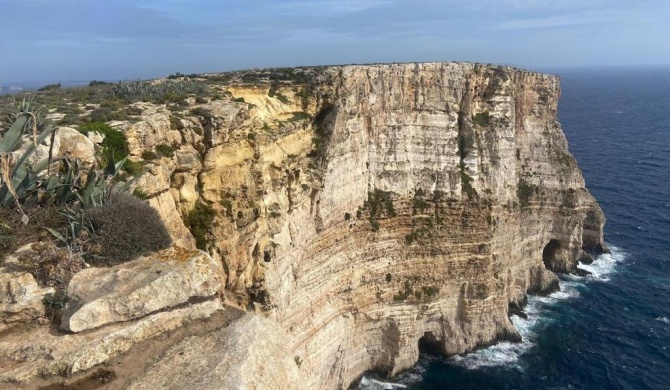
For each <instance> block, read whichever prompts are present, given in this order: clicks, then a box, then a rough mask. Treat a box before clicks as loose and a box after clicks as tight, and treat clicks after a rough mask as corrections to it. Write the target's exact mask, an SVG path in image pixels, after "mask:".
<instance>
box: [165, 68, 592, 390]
mask: <svg viewBox="0 0 670 390" xmlns="http://www.w3.org/2000/svg"><path fill="white" fill-rule="evenodd" d="M310 77H311V80H310V84H309V87H308V88H309V90H308V92H309V94H306V93H305V91H306V90H297V89H295V88H293V89H291V88H284V89H282V88H280V89H279V91H280V94H281V97H282V98H277V97H276V96H274V97H273V96H271V95H273V93H271V92H270V93H268V92H269V91H268V87H267V86H266V87H263V86H255V87H250V86H238V87H233V88H230V89H229V91H230V92H232V94H233V95H234V96H235V97H242V98H244V99H245V104H242V103H239V104H238V105H233V106H227V108H226V110H227V111H225V112H226V113H227V116H225V118H226V119H225V121H224V122H226V123H225V124H223V123H218V124H217V123H214V124H213V125H211V124H210V127H209V129H208V128H207V127H205V130H206V132H205V137H209V145H208V146H207V147H208V149H207V152H206V154H205V159H204V164H203V168H202V171H201V172H200V173H199V175H198V184H197V186H198V188H199V191H200V197H201V199H202V200H203V201H205V202H206V203H207V204H209V205H210V206H211V207H212V208H213V209H214V210H215V211H216V219H215V223H214V226H213V228H212V229H211V232H210V233H211V234H210V236H209V239H210V242H209V245H210V249H211V250H212V252H213V253H215V254H216V255H218V256H220V259H221V261H222V262H223V263H224V266H225V268H226V272H227V280H226V286H227V289H228V291H229V294H230V296H231V297H234V299H237V300H238V302H239V303H240V304H249V305H251V306H253V307H255V308H256V309H257V310H258V311H261V312H263V313H264V315H267V316H269V317H270V318H271V319H273V320H274V321H276V322H277V323H278V324H280V326H281V327H282V328H284V329H285V330H286V331H287V332H288V334H289V336H290V339H291V340H292V345H291V346H290V348H289V349H290V350H292V351H294V353H295V358H296V361H300V362H301V363H300V369H301V371H302V372H303V374H304V376H305V377H306V380H307V387H308V388H341V387H346V386H348V385H349V383H350V382H351V381H352V380H354V379H355V378H356V377H358V376H360V375H361V374H362V373H363V372H364V371H366V370H376V371H379V372H382V373H385V374H388V375H393V374H396V373H398V372H399V371H400V370H403V369H407V368H409V367H411V366H412V365H413V364H414V363H415V362H416V361H417V359H418V353H419V350H418V345H419V340H423V342H424V343H425V345H429V346H431V347H432V348H433V349H435V350H437V351H441V352H442V353H445V354H455V353H464V352H467V351H470V350H473V349H475V348H477V347H481V346H485V345H489V344H491V343H493V342H495V341H496V340H500V339H511V340H516V339H518V338H519V336H518V333H517V332H516V330H515V329H514V327H513V325H512V324H511V322H510V321H509V319H508V306H509V304H510V303H513V304H523V302H524V300H525V296H526V294H527V293H529V292H530V293H543V292H548V291H551V290H552V289H555V288H557V286H558V281H557V278H556V277H555V275H554V274H553V273H552V272H551V271H559V272H572V271H574V270H575V265H576V263H577V260H578V259H582V260H588V259H589V258H590V257H591V256H592V254H593V253H596V252H598V251H602V250H604V249H605V248H604V245H603V237H602V227H603V224H604V217H603V214H602V212H601V210H600V208H599V206H598V205H597V203H596V202H595V200H594V199H593V197H592V196H591V195H590V194H589V192H588V191H587V190H586V189H585V187H584V180H583V178H582V175H581V172H580V170H579V168H578V167H577V164H576V162H575V160H574V159H573V157H572V156H571V155H570V154H569V152H568V149H567V142H566V139H565V137H564V135H563V133H562V131H561V128H560V125H559V123H558V122H557V120H556V109H557V102H558V98H559V95H560V87H559V80H558V78H557V77H554V76H548V75H542V74H537V73H531V72H526V71H522V70H518V69H512V68H507V67H495V66H484V65H475V64H469V63H427V64H394V65H369V66H343V67H329V68H325V69H320V70H319V71H318V72H315V73H313V74H312V75H311V76H310ZM305 88H307V87H305ZM238 100H239V99H238ZM247 110H248V111H247ZM215 111H216V110H215ZM219 111H221V110H219ZM213 118H214V119H212V122H216V120H217V119H216V118H219V119H218V120H219V122H221V121H222V119H221V118H224V116H223V115H219V116H218V117H217V116H216V115H214V116H213ZM192 186H193V187H194V188H195V186H196V183H195V182H194V183H192ZM173 193H175V194H176V191H173ZM175 200H176V203H177V204H178V205H179V204H181V203H180V198H179V196H178V194H177V196H176V197H175ZM189 207H190V205H189ZM186 209H187V207H186Z"/></svg>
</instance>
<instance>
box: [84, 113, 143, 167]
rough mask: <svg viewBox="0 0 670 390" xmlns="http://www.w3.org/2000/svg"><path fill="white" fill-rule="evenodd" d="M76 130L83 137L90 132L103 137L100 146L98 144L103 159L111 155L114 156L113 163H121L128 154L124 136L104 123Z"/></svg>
mask: <svg viewBox="0 0 670 390" xmlns="http://www.w3.org/2000/svg"><path fill="white" fill-rule="evenodd" d="M78 130H79V132H80V133H82V134H84V135H87V134H88V133H89V132H91V131H96V132H98V133H100V134H102V135H104V136H105V139H104V140H103V141H102V144H100V146H101V147H102V151H103V154H104V157H105V158H107V157H108V156H109V155H110V154H111V155H112V156H114V161H121V160H122V159H124V158H125V157H126V156H127V155H128V154H129V153H130V150H129V149H128V140H127V139H126V135H125V134H123V132H121V131H119V130H116V129H114V128H113V127H111V126H110V125H108V124H106V123H100V122H92V123H87V124H84V125H81V126H79V129H78Z"/></svg>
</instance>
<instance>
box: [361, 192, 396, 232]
mask: <svg viewBox="0 0 670 390" xmlns="http://www.w3.org/2000/svg"><path fill="white" fill-rule="evenodd" d="M365 208H367V209H368V211H369V212H370V216H369V220H370V226H371V227H372V230H373V231H377V230H379V221H377V219H378V218H380V217H382V216H386V217H388V218H390V217H395V216H397V215H398V214H397V213H396V211H395V208H394V207H393V200H392V199H391V193H390V192H386V191H382V190H380V189H375V190H374V191H373V192H368V201H367V202H366V203H365Z"/></svg>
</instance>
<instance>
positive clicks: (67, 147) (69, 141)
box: [56, 127, 95, 163]
mask: <svg viewBox="0 0 670 390" xmlns="http://www.w3.org/2000/svg"><path fill="white" fill-rule="evenodd" d="M56 138H57V139H58V143H59V149H58V153H57V157H60V156H64V157H68V158H70V159H76V158H78V159H80V160H82V161H85V162H87V163H94V162H95V144H94V143H93V141H91V140H90V139H89V138H88V137H86V136H85V135H83V134H82V133H80V132H78V131H77V130H75V129H73V128H70V127H59V128H58V129H56Z"/></svg>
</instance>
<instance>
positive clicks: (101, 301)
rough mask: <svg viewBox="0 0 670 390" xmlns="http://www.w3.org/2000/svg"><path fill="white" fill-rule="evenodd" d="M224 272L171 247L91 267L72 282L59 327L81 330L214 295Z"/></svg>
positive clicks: (192, 253) (199, 254)
mask: <svg viewBox="0 0 670 390" xmlns="http://www.w3.org/2000/svg"><path fill="white" fill-rule="evenodd" d="M222 274H223V269H222V267H221V263H219V262H215V261H214V260H213V259H212V258H211V257H210V256H209V255H207V254H205V253H203V252H200V251H187V250H180V249H173V248H171V249H166V250H164V251H160V252H158V253H156V254H154V255H152V256H150V257H148V258H140V259H137V260H133V261H131V262H128V263H122V264H119V265H117V266H114V267H112V268H88V269H85V270H83V271H81V272H79V273H78V274H76V275H75V276H74V278H72V280H71V281H70V284H69V286H68V290H67V296H68V298H69V302H68V304H67V307H66V308H65V311H64V313H63V318H62V319H61V324H60V328H61V329H62V330H67V331H70V332H81V331H84V330H88V329H93V328H97V327H100V326H103V325H107V324H111V323H114V322H121V321H128V320H132V319H136V318H141V317H145V316H146V315H148V314H152V313H155V312H158V311H160V310H166V309H172V308H175V307H178V306H180V305H183V304H185V303H187V302H189V301H198V300H205V299H208V298H212V297H213V296H214V295H215V294H216V293H217V292H218V291H219V290H221V277H222Z"/></svg>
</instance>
